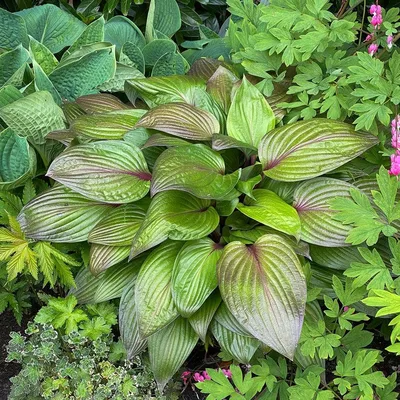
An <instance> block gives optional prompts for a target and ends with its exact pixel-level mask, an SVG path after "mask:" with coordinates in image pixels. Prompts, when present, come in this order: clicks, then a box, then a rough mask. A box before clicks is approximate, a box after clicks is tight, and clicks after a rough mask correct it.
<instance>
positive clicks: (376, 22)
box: [371, 14, 383, 28]
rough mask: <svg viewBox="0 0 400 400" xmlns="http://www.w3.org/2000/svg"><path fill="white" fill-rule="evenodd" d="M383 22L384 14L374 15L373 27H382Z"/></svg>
mask: <svg viewBox="0 0 400 400" xmlns="http://www.w3.org/2000/svg"><path fill="white" fill-rule="evenodd" d="M382 22H383V18H382V14H374V15H373V17H372V18H371V25H373V26H374V27H375V28H376V27H379V26H380V25H382Z"/></svg>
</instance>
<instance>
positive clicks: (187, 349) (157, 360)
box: [148, 317, 199, 390]
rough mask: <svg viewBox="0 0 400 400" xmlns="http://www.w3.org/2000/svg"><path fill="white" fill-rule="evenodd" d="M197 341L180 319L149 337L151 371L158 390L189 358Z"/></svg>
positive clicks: (184, 320)
mask: <svg viewBox="0 0 400 400" xmlns="http://www.w3.org/2000/svg"><path fill="white" fill-rule="evenodd" d="M198 340H199V337H198V336H197V335H196V333H195V331H194V330H193V328H192V327H191V326H190V323H189V321H188V320H187V319H183V318H181V317H179V318H178V319H176V320H175V321H174V322H172V323H171V324H169V325H168V326H166V327H165V328H164V329H161V330H160V331H158V332H156V333H155V334H154V335H152V336H150V337H149V340H148V342H149V356H150V364H151V369H152V371H153V373H154V377H155V379H156V381H157V383H158V387H159V389H160V390H162V389H163V388H164V387H165V385H166V384H167V382H168V381H169V380H170V379H171V378H172V376H173V375H174V374H175V373H176V372H177V371H178V369H179V368H180V367H181V365H182V364H183V363H184V362H185V360H186V359H187V358H188V357H189V355H190V353H191V352H192V350H193V349H194V347H195V346H196V343H197V341H198Z"/></svg>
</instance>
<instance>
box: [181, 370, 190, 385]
mask: <svg viewBox="0 0 400 400" xmlns="http://www.w3.org/2000/svg"><path fill="white" fill-rule="evenodd" d="M190 375H192V373H191V372H190V371H184V372H182V375H181V378H182V380H183V384H184V385H186V384H187V381H188V380H189V378H190Z"/></svg>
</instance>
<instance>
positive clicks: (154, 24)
mask: <svg viewBox="0 0 400 400" xmlns="http://www.w3.org/2000/svg"><path fill="white" fill-rule="evenodd" d="M181 23H182V21H181V12H180V10H179V7H178V3H177V2H176V0H151V2H150V8H149V13H148V14H147V23H146V39H147V41H148V42H150V41H151V40H154V39H155V37H154V31H159V32H161V33H163V34H164V35H165V36H168V37H171V36H173V35H174V34H175V33H176V32H177V31H178V30H179V28H180V27H181Z"/></svg>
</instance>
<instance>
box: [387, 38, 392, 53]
mask: <svg viewBox="0 0 400 400" xmlns="http://www.w3.org/2000/svg"><path fill="white" fill-rule="evenodd" d="M386 43H387V45H388V49H389V50H390V49H391V48H392V47H393V36H392V35H389V36H388V37H387V39H386Z"/></svg>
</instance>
